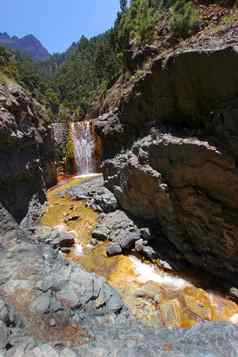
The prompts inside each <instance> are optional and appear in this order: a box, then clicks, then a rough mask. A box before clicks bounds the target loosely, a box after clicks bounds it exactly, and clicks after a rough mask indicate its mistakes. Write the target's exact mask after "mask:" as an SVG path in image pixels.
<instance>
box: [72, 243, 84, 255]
mask: <svg viewBox="0 0 238 357" xmlns="http://www.w3.org/2000/svg"><path fill="white" fill-rule="evenodd" d="M74 253H75V255H77V256H78V257H81V256H82V255H83V246H82V245H81V244H79V243H76V244H75V245H74Z"/></svg>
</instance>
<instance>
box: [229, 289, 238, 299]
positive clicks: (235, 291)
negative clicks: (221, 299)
mask: <svg viewBox="0 0 238 357" xmlns="http://www.w3.org/2000/svg"><path fill="white" fill-rule="evenodd" d="M229 293H230V295H231V297H232V298H233V299H235V300H238V289H237V288H231V289H230V291H229Z"/></svg>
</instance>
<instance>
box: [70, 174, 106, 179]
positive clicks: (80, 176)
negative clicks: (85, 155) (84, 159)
mask: <svg viewBox="0 0 238 357" xmlns="http://www.w3.org/2000/svg"><path fill="white" fill-rule="evenodd" d="M101 175H102V174H87V175H77V176H74V177H73V178H74V179H80V178H89V177H97V176H101Z"/></svg>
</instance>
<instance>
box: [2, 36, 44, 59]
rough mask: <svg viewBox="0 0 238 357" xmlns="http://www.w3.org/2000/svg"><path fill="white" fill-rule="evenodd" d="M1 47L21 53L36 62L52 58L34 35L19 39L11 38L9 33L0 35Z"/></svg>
mask: <svg viewBox="0 0 238 357" xmlns="http://www.w3.org/2000/svg"><path fill="white" fill-rule="evenodd" d="M0 45H1V46H5V47H7V48H10V49H12V50H17V51H20V52H22V53H23V54H25V55H27V56H29V57H31V59H33V60H34V61H46V60H47V59H48V58H49V57H50V54H49V52H48V51H47V49H46V48H44V47H43V46H42V44H41V43H40V41H39V40H38V39H37V38H35V36H33V35H27V36H24V37H22V38H18V37H17V36H13V37H10V36H9V35H8V34H7V33H0Z"/></svg>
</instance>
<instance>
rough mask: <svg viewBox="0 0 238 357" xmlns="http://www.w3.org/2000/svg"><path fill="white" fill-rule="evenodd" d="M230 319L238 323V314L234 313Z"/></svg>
mask: <svg viewBox="0 0 238 357" xmlns="http://www.w3.org/2000/svg"><path fill="white" fill-rule="evenodd" d="M230 321H231V322H232V323H233V324H238V314H234V315H232V316H231V317H230Z"/></svg>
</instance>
